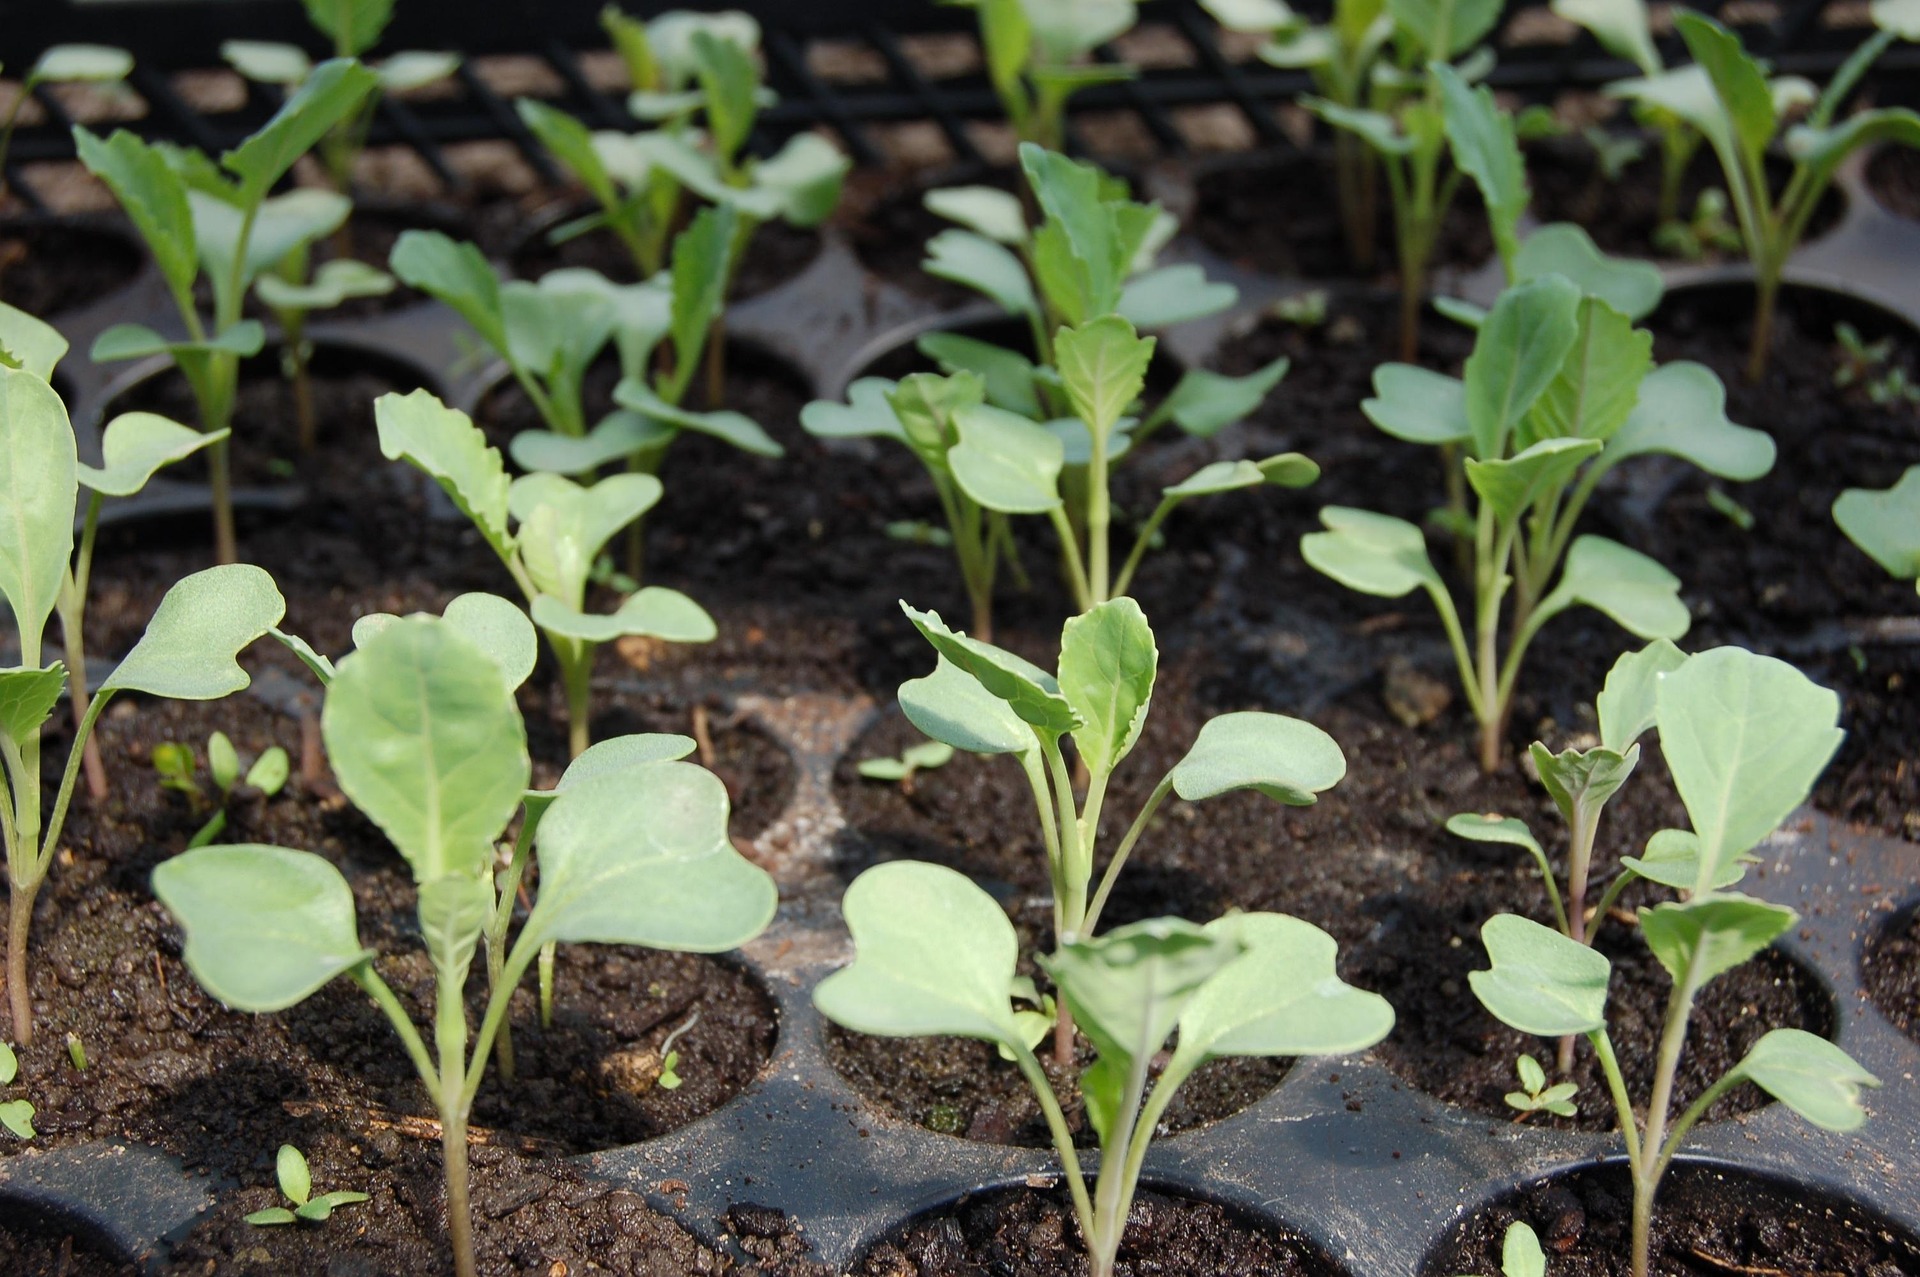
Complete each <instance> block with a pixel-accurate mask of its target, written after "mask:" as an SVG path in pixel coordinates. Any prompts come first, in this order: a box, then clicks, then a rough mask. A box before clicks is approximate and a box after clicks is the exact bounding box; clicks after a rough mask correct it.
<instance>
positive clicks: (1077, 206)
mask: <svg viewBox="0 0 1920 1277" xmlns="http://www.w3.org/2000/svg"><path fill="white" fill-rule="evenodd" d="M1020 163H1021V166H1022V168H1023V169H1025V171H1026V174H1027V180H1028V182H1029V183H1031V185H1032V187H1033V193H1034V198H1035V200H1036V201H1037V202H1038V203H1039V205H1040V208H1041V211H1042V212H1043V213H1044V214H1045V215H1046V219H1047V220H1046V223H1045V224H1044V225H1043V226H1042V227H1041V230H1040V232H1039V233H1038V234H1037V235H1036V237H1035V241H1034V261H1035V265H1036V268H1037V272H1038V274H1039V277H1040V280H1041V291H1042V292H1043V293H1045V294H1046V295H1047V296H1048V298H1049V300H1050V301H1051V302H1052V303H1053V307H1054V309H1055V310H1056V311H1058V312H1059V313H1060V314H1062V315H1063V316H1064V317H1065V319H1066V320H1067V322H1068V323H1071V324H1078V323H1082V322H1085V321H1087V320H1091V319H1094V318H1096V317H1099V316H1104V315H1109V314H1112V313H1113V312H1114V311H1116V310H1117V309H1118V308H1119V305H1120V296H1121V290H1122V288H1123V287H1124V285H1125V284H1126V281H1127V277H1128V276H1129V275H1130V274H1132V272H1133V266H1134V255H1135V253H1136V252H1137V251H1138V250H1139V248H1140V247H1141V245H1142V244H1143V243H1145V241H1146V237H1147V235H1148V234H1149V233H1150V231H1151V230H1152V229H1153V226H1154V223H1155V221H1156V220H1157V217H1158V213H1157V210H1155V209H1153V208H1151V207H1149V206H1147V205H1144V204H1136V203H1134V202H1133V201H1131V200H1128V199H1126V198H1125V197H1124V195H1115V194H1113V193H1112V191H1111V187H1110V184H1109V179H1107V177H1106V175H1105V174H1103V173H1101V172H1100V170H1099V169H1097V168H1095V167H1094V166H1093V165H1090V164H1081V163H1078V162H1076V161H1074V160H1070V159H1068V158H1067V157H1066V156H1064V155H1059V154H1057V153H1055V152H1052V151H1046V150H1042V149H1041V148H1040V147H1037V146H1035V145H1033V144H1032V143H1022V144H1021V146H1020Z"/></svg>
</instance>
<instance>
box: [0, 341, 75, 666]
mask: <svg viewBox="0 0 1920 1277" xmlns="http://www.w3.org/2000/svg"><path fill="white" fill-rule="evenodd" d="M78 465H79V463H78V461H77V459H76V457H75V453H74V444H73V428H72V426H71V425H70V424H68V421H67V409H66V405H65V404H63V403H61V402H60V396H59V395H57V394H55V393H54V390H53V387H52V386H49V385H48V384H47V383H46V382H45V381H44V380H42V379H41V378H39V377H36V376H34V375H33V374H32V373H30V372H23V371H21V370H19V369H16V368H0V509H3V510H5V511H6V512H7V517H6V519H5V521H4V524H0V594H3V595H5V597H6V601H7V603H8V605H9V606H10V607H11V608H12V610H13V621H14V625H15V626H16V627H17V628H18V631H19V634H20V638H21V643H22V646H23V649H24V650H25V652H26V653H27V655H28V656H29V657H31V658H33V659H35V660H37V659H38V655H37V654H38V652H39V650H40V638H41V634H42V632H43V631H44V630H45V629H46V627H47V618H48V617H49V616H51V615H53V607H54V602H55V600H56V599H58V597H59V594H60V583H61V581H62V580H63V579H64V578H65V576H66V574H67V561H68V560H69V559H70V558H71V557H72V555H73V509H74V501H75V498H76V496H77V495H78V491H79V471H78Z"/></svg>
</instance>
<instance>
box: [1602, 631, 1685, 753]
mask: <svg viewBox="0 0 1920 1277" xmlns="http://www.w3.org/2000/svg"><path fill="white" fill-rule="evenodd" d="M1686 663H1687V654H1686V653H1685V652H1682V651H1681V650H1680V649H1679V648H1677V647H1675V646H1674V645H1673V644H1672V643H1671V642H1669V641H1667V640H1666V639H1655V640H1654V641H1653V642H1651V643H1649V644H1647V645H1646V646H1645V647H1643V648H1641V649H1640V650H1639V651H1637V652H1628V653H1625V654H1624V655H1622V656H1621V657H1620V659H1618V660H1616V661H1615V662H1614V663H1613V668H1612V669H1611V670H1608V671H1607V683H1606V686H1605V687H1603V688H1601V689H1600V695H1598V696H1596V697H1595V698H1594V701H1593V707H1594V709H1595V711H1596V712H1597V713H1598V715H1599V718H1600V744H1601V745H1602V746H1603V747H1605V748H1607V749H1611V750H1616V751H1620V752H1624V751H1625V750H1626V749H1627V747H1628V746H1630V745H1632V744H1633V743H1634V742H1635V741H1637V740H1639V739H1640V736H1641V733H1643V732H1645V731H1646V730H1647V729H1648V728H1650V727H1652V726H1653V725H1654V723H1655V722H1656V721H1657V714H1658V709H1657V706H1658V700H1657V693H1658V691H1659V688H1660V677H1661V675H1663V674H1671V673H1673V671H1675V670H1677V669H1679V668H1680V667H1681V666H1682V665H1685V664H1686Z"/></svg>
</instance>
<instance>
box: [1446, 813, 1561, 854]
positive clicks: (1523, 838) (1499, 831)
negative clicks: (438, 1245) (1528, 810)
mask: <svg viewBox="0 0 1920 1277" xmlns="http://www.w3.org/2000/svg"><path fill="white" fill-rule="evenodd" d="M1447 832H1448V833H1450V834H1452V835H1454V836H1455V837H1458V838H1465V839H1467V840H1468V841H1470V842H1490V843H1498V844H1500V845H1502V846H1506V847H1523V848H1525V849H1526V850H1527V851H1529V852H1531V853H1532V854H1533V856H1534V858H1535V859H1537V860H1540V861H1542V862H1544V861H1545V860H1546V858H1547V853H1546V851H1545V850H1544V849H1543V848H1542V847H1541V846H1540V841H1539V840H1538V839H1537V838H1535V837H1534V836H1533V831H1532V830H1531V829H1528V828H1527V822H1526V821H1524V820H1519V819H1517V818H1515V817H1513V816H1497V815H1493V814H1492V813H1488V814H1485V815H1482V814H1480V813H1477V812H1461V813H1460V814H1459V815H1457V816H1452V817H1449V818H1448V820H1447Z"/></svg>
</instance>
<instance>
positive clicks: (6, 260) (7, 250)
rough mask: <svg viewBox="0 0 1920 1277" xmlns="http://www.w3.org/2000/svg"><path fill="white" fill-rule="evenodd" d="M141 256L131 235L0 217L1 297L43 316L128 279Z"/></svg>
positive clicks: (104, 292) (90, 298)
mask: <svg viewBox="0 0 1920 1277" xmlns="http://www.w3.org/2000/svg"><path fill="white" fill-rule="evenodd" d="M144 260H145V258H144V256H143V254H142V253H141V250H140V249H139V248H138V247H137V246H136V245H135V243H134V241H132V240H130V239H128V238H127V237H126V236H124V235H118V234H115V233H114V232H112V231H105V230H99V229H96V228H93V227H87V226H77V225H72V224H65V223H51V222H49V223H42V222H38V221H31V220H20V221H12V220H5V219H0V301H4V302H6V304H7V305H9V306H12V307H14V308H16V309H18V310H24V311H26V312H27V313H28V314H29V315H35V316H38V317H39V318H41V319H52V318H53V317H54V316H56V315H60V314H64V313H66V312H68V311H74V310H78V309H79V308H80V307H82V306H85V305H87V304H89V303H91V302H96V301H99V300H100V299H101V298H102V297H105V296H106V295H107V294H109V293H111V292H113V291H114V290H115V289H117V288H122V287H124V286H126V285H127V284H130V283H132V282H133V279H134V277H135V276H136V275H138V274H139V273H140V266H141V263H142V262H143V261H144Z"/></svg>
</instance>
